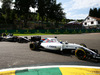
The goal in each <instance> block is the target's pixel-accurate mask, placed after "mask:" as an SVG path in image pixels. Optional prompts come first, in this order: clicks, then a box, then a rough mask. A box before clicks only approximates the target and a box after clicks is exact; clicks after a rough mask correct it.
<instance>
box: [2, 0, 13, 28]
mask: <svg viewBox="0 0 100 75" xmlns="http://www.w3.org/2000/svg"><path fill="white" fill-rule="evenodd" d="M1 2H2V3H3V4H2V12H1V15H2V16H3V18H4V19H5V25H6V26H5V27H7V25H8V22H10V20H11V5H12V0H1Z"/></svg>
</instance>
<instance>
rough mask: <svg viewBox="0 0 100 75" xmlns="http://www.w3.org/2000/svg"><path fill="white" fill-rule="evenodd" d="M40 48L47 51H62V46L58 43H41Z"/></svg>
mask: <svg viewBox="0 0 100 75" xmlns="http://www.w3.org/2000/svg"><path fill="white" fill-rule="evenodd" d="M41 46H42V47H43V48H45V49H49V50H63V48H62V46H63V45H62V44H61V43H59V42H56V43H41Z"/></svg>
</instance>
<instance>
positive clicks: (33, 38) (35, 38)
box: [30, 36, 41, 42]
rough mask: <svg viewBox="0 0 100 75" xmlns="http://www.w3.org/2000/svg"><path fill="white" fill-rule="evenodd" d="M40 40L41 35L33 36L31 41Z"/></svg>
mask: <svg viewBox="0 0 100 75" xmlns="http://www.w3.org/2000/svg"><path fill="white" fill-rule="evenodd" d="M40 40H41V36H33V37H31V39H30V41H31V42H35V41H40Z"/></svg>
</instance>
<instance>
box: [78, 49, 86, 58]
mask: <svg viewBox="0 0 100 75" xmlns="http://www.w3.org/2000/svg"><path fill="white" fill-rule="evenodd" d="M76 56H77V57H78V58H79V59H84V58H86V54H85V52H84V51H82V50H78V51H77V52H76Z"/></svg>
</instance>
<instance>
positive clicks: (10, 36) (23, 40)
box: [2, 33, 30, 43]
mask: <svg viewBox="0 0 100 75" xmlns="http://www.w3.org/2000/svg"><path fill="white" fill-rule="evenodd" d="M2 41H9V42H19V43H27V42H30V40H29V39H28V38H27V37H21V36H13V34H11V33H10V34H8V35H6V36H4V37H2Z"/></svg>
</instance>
